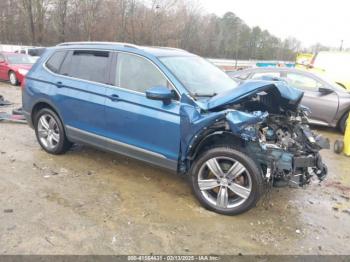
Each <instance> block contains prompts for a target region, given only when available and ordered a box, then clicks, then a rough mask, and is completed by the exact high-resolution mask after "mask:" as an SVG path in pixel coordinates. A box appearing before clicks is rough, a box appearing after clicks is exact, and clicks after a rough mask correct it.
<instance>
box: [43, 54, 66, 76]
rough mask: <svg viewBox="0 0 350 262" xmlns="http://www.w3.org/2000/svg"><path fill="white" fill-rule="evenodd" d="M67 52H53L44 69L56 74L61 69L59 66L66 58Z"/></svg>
mask: <svg viewBox="0 0 350 262" xmlns="http://www.w3.org/2000/svg"><path fill="white" fill-rule="evenodd" d="M66 54H67V51H57V52H55V53H54V54H53V55H52V56H51V57H50V58H49V60H47V62H46V64H45V65H46V67H47V68H48V69H49V70H50V71H52V72H54V73H58V72H59V70H60V67H61V64H62V62H63V60H64V58H65V57H66Z"/></svg>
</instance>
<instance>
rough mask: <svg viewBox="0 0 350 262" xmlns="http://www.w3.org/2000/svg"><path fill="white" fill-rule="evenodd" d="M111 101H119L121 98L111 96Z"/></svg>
mask: <svg viewBox="0 0 350 262" xmlns="http://www.w3.org/2000/svg"><path fill="white" fill-rule="evenodd" d="M109 99H110V100H112V101H118V100H119V96H118V95H117V94H113V95H110V96H109Z"/></svg>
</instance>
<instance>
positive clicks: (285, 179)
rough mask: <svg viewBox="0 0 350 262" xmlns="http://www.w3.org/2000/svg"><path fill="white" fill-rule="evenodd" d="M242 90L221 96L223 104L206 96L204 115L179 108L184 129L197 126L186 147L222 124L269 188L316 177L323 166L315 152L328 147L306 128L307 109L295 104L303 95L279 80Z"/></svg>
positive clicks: (324, 172) (320, 176)
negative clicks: (240, 142) (241, 145)
mask: <svg viewBox="0 0 350 262" xmlns="http://www.w3.org/2000/svg"><path fill="white" fill-rule="evenodd" d="M245 88H246V90H245V91H246V92H245V93H243V91H241V90H239V91H237V92H238V93H239V92H241V94H239V97H238V99H236V98H234V99H231V101H229V98H222V99H221V100H224V99H226V100H227V102H226V103H223V104H219V103H218V100H219V99H220V98H216V99H211V100H209V103H207V104H205V106H206V108H205V111H207V112H206V113H204V114H203V113H199V112H198V110H196V111H193V110H189V108H184V109H185V110H182V111H183V112H182V113H186V117H187V118H188V119H190V118H192V120H193V122H192V123H191V124H188V125H187V126H186V127H187V128H188V130H193V127H195V126H197V125H198V128H196V129H197V133H196V135H195V136H194V137H193V136H192V137H190V138H191V139H189V140H187V141H188V142H189V147H190V148H191V147H192V146H194V145H195V143H196V142H195V140H196V139H200V138H201V136H202V134H205V133H208V132H204V131H203V129H204V130H205V129H210V128H212V129H214V130H216V131H218V130H220V129H221V130H222V127H223V125H224V126H225V127H224V130H225V131H228V132H231V133H232V134H234V135H235V136H239V137H240V139H242V140H243V141H244V148H245V151H246V152H247V154H249V155H250V157H251V158H252V159H254V160H255V161H256V162H257V164H258V165H260V166H261V168H262V170H263V173H264V176H265V178H266V180H268V181H272V182H273V184H274V185H275V186H286V185H291V184H293V185H299V186H303V185H305V184H308V183H309V182H310V179H311V177H312V176H313V175H316V176H317V177H318V179H319V180H320V181H322V180H323V179H324V178H325V176H326V175H327V167H326V165H325V164H324V163H323V162H322V158H321V156H320V154H319V151H320V150H321V149H328V148H329V147H330V145H329V141H328V139H325V138H324V137H322V136H321V135H318V134H317V133H315V132H313V131H311V129H310V128H309V126H308V118H307V116H308V113H309V111H308V109H307V108H305V107H303V106H302V105H300V101H301V99H302V96H303V93H302V92H301V91H299V90H296V89H293V88H290V87H288V86H283V84H282V83H281V85H280V86H279V83H274V84H273V85H272V84H271V83H270V84H268V85H266V84H265V85H262V86H259V87H256V86H255V88H254V87H251V86H249V83H248V84H247V86H246V87H245ZM249 89H251V90H249ZM253 89H254V90H253ZM208 110H209V112H208ZM200 111H201V110H200ZM196 112H198V113H199V114H197V113H196ZM190 120H191V119H190ZM220 123H222V124H223V125H220ZM185 124H187V123H185ZM203 136H204V135H203ZM187 141H186V142H187Z"/></svg>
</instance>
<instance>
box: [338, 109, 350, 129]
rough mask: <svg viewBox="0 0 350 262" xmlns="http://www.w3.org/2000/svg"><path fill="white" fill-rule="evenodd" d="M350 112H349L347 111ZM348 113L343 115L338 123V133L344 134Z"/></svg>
mask: <svg viewBox="0 0 350 262" xmlns="http://www.w3.org/2000/svg"><path fill="white" fill-rule="evenodd" d="M349 112H350V111H349ZM349 112H347V113H345V114H344V115H343V116H342V118H341V119H340V121H339V124H338V127H339V131H340V132H341V133H342V134H344V133H345V128H346V121H347V119H348V117H349Z"/></svg>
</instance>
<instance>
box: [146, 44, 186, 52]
mask: <svg viewBox="0 0 350 262" xmlns="http://www.w3.org/2000/svg"><path fill="white" fill-rule="evenodd" d="M145 47H150V48H159V49H168V50H178V51H183V52H187V53H188V51H187V50H185V49H181V48H176V47H168V46H145Z"/></svg>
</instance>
